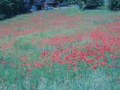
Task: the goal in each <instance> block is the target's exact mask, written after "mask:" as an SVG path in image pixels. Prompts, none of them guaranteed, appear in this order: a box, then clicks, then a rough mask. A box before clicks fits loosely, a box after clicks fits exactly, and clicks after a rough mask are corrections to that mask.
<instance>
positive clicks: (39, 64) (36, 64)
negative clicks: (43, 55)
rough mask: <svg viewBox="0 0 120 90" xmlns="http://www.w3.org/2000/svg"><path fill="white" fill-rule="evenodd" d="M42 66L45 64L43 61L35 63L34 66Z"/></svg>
mask: <svg viewBox="0 0 120 90" xmlns="http://www.w3.org/2000/svg"><path fill="white" fill-rule="evenodd" d="M42 66H43V64H42V63H39V62H35V63H34V67H37V68H39V67H42Z"/></svg>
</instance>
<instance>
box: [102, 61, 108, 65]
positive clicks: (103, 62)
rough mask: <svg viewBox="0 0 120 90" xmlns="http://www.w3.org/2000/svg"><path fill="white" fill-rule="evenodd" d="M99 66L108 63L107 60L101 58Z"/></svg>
mask: <svg viewBox="0 0 120 90" xmlns="http://www.w3.org/2000/svg"><path fill="white" fill-rule="evenodd" d="M100 64H101V66H104V65H108V62H107V61H106V60H103V61H101V62H100Z"/></svg>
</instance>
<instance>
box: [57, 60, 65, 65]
mask: <svg viewBox="0 0 120 90" xmlns="http://www.w3.org/2000/svg"><path fill="white" fill-rule="evenodd" d="M58 63H59V64H60V65H62V64H65V63H66V61H65V60H60V61H58Z"/></svg>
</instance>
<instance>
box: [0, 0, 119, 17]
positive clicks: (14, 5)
mask: <svg viewBox="0 0 120 90" xmlns="http://www.w3.org/2000/svg"><path fill="white" fill-rule="evenodd" d="M45 1H46V0H42V1H40V0H1V1H0V19H5V18H11V17H13V16H16V15H18V14H22V13H29V12H30V9H31V6H32V5H33V4H36V6H37V8H40V7H41V5H40V4H41V3H44V2H45ZM83 1H84V2H85V4H97V5H103V4H104V2H105V1H106V0H54V2H57V3H70V4H72V5H75V4H79V5H81V4H80V3H81V2H83ZM42 6H43V7H44V5H42ZM119 6H120V2H119V0H110V5H109V9H110V10H116V9H117V8H118V7H119Z"/></svg>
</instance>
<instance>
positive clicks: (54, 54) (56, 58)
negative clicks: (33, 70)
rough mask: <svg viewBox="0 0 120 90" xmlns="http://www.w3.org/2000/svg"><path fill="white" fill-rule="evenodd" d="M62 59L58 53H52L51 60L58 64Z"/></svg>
mask: <svg viewBox="0 0 120 90" xmlns="http://www.w3.org/2000/svg"><path fill="white" fill-rule="evenodd" d="M59 58H60V55H59V54H58V53H52V57H51V59H52V60H53V61H54V62H56V61H57V60H58V59H59Z"/></svg>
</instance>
